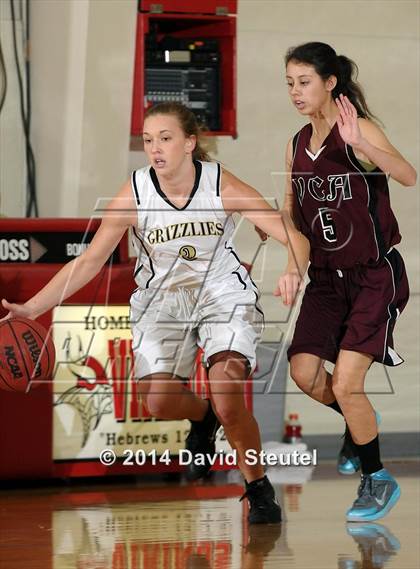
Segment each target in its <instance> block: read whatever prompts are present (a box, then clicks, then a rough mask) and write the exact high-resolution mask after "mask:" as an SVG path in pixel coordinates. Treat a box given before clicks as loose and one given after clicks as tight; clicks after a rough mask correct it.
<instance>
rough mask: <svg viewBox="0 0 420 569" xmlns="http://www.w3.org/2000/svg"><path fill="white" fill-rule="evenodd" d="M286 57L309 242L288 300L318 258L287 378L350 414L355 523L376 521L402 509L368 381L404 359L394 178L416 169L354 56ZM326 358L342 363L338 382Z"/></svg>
mask: <svg viewBox="0 0 420 569" xmlns="http://www.w3.org/2000/svg"><path fill="white" fill-rule="evenodd" d="M285 62H286V77H287V83H288V89H289V94H290V98H291V100H292V103H293V105H294V106H295V107H296V108H297V110H298V111H299V113H300V114H301V115H303V116H305V117H308V118H309V121H310V122H309V123H308V124H307V125H305V126H304V127H303V128H302V129H301V130H300V131H299V132H298V133H297V134H296V135H295V136H294V137H293V139H291V140H290V141H289V143H288V146H287V151H286V172H288V175H287V184H286V194H285V204H284V209H285V210H288V211H289V213H290V215H291V216H292V218H293V220H294V222H295V224H296V226H297V228H298V229H299V230H300V231H301V234H302V235H301V240H300V241H299V245H298V248H297V250H296V251H294V255H289V262H288V266H287V269H286V271H285V273H284V275H283V276H282V278H281V279H280V281H279V290H278V291H277V294H279V295H281V296H282V298H283V302H284V303H285V304H291V303H292V302H293V300H294V297H295V295H296V292H297V290H298V288H299V287H300V286H301V285H302V283H301V275H303V274H304V272H305V270H306V267H307V264H308V261H310V265H309V269H308V275H309V279H310V281H309V284H308V286H307V287H306V290H305V293H304V297H303V301H302V306H301V310H300V314H299V317H298V320H297V323H296V329H295V333H294V337H293V340H292V343H291V346H290V348H289V351H288V357H289V360H290V373H291V376H292V378H293V379H294V381H295V382H296V384H297V385H298V386H299V387H300V389H302V391H304V392H305V393H307V394H308V395H309V396H311V397H312V398H313V399H315V400H317V401H319V402H321V403H323V404H325V405H326V406H328V407H330V408H332V409H334V410H335V411H337V412H338V413H341V414H342V415H343V416H344V418H345V421H346V434H345V443H344V446H343V449H342V451H341V458H340V463H339V469H340V468H341V469H342V470H341V471H342V472H345V468H346V467H347V466H349V465H350V468H353V469H354V471H355V470H356V469H358V468H359V467H361V471H362V478H361V484H360V486H359V489H358V496H357V498H356V500H355V502H354V504H353V506H352V507H351V508H350V509H349V510H348V512H347V520H348V521H372V520H376V519H379V518H381V517H383V516H384V515H385V514H386V513H387V512H388V511H389V510H390V509H391V508H392V507H393V506H394V504H395V503H396V502H397V500H398V498H399V495H400V488H399V486H398V484H397V482H396V481H395V479H394V478H393V477H392V476H391V475H390V474H389V473H388V471H387V470H386V469H385V468H384V467H383V465H382V463H381V459H380V452H379V442H378V430H377V420H376V416H375V412H374V410H373V408H372V405H371V404H370V402H369V400H368V398H367V397H366V394H365V393H364V382H365V376H366V372H367V371H368V369H369V367H370V366H371V364H372V362H373V361H377V362H381V363H383V364H385V365H389V366H393V365H398V364H400V363H402V361H403V360H402V359H401V357H400V356H399V355H398V354H397V353H396V352H395V351H394V349H393V339H392V332H393V329H394V325H395V322H396V319H397V318H398V316H399V314H400V313H401V311H402V310H403V309H404V307H405V305H406V303H407V300H408V295H409V290H408V281H407V276H406V273H405V268H404V262H403V260H402V258H401V255H400V253H399V252H398V251H397V250H396V249H395V246H396V245H397V244H398V243H399V242H400V240H401V236H400V233H399V229H398V224H397V221H396V219H395V217H394V214H393V212H392V209H391V205H390V199H389V191H388V183H387V175H388V174H389V175H390V176H391V177H392V178H393V179H394V180H396V181H397V182H399V183H400V184H402V185H403V186H412V185H414V184H415V183H416V171H415V170H414V168H413V167H412V166H411V165H410V164H409V163H408V162H407V161H406V160H405V159H404V158H403V157H402V156H401V154H400V153H399V152H398V151H397V150H396V149H395V148H394V147H393V146H392V145H391V144H390V142H389V141H388V139H387V138H386V136H385V134H384V133H383V132H382V130H381V129H380V128H379V127H378V126H377V124H376V122H375V120H374V116H373V115H372V114H371V112H370V111H369V108H368V106H367V104H366V101H365V98H364V96H363V92H362V90H361V88H360V86H359V84H358V83H357V82H356V81H355V79H354V76H355V75H356V73H357V67H356V66H355V64H354V63H353V62H352V61H351V60H349V59H348V58H347V57H345V56H343V55H340V56H338V55H337V54H336V52H335V51H334V49H333V48H331V47H330V46H329V45H327V44H324V43H318V42H312V43H307V44H304V45H301V46H298V47H296V48H292V49H290V50H289V51H288V53H287V55H286V58H285ZM296 265H297V266H296ZM326 360H328V361H330V362H333V363H334V364H335V368H334V372H333V373H332V375H331V374H330V373H328V372H327V370H326V369H325V368H324V362H325V361H326Z"/></svg>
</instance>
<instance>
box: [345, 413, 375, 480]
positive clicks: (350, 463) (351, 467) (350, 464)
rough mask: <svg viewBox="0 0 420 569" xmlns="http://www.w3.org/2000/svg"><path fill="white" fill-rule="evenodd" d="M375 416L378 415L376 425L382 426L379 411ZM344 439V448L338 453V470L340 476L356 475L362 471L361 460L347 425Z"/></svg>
mask: <svg viewBox="0 0 420 569" xmlns="http://www.w3.org/2000/svg"><path fill="white" fill-rule="evenodd" d="M375 415H376V424H377V425H378V427H379V425H380V424H381V416H380V415H379V413H378V412H377V411H376V412H375ZM343 437H344V441H343V446H342V447H341V450H340V452H339V453H338V461H337V470H338V473H339V474H342V475H344V476H346V475H349V474H355V473H356V472H358V471H359V470H360V458H359V457H358V456H357V454H356V452H355V450H354V447H353V441H352V438H351V435H350V431H349V428H348V427H347V425H346V430H345V433H344V435H343Z"/></svg>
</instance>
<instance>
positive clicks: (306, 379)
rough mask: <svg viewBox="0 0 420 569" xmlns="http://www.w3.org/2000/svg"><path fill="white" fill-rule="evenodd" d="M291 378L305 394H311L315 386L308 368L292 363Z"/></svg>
mask: <svg viewBox="0 0 420 569" xmlns="http://www.w3.org/2000/svg"><path fill="white" fill-rule="evenodd" d="M290 376H291V378H292V379H293V381H294V382H295V383H296V385H297V386H298V387H299V388H300V389H301V390H302V391H303V392H304V393H309V392H310V391H311V388H312V386H313V385H314V377H313V375H312V373H311V372H310V370H308V368H307V367H306V366H304V365H302V364H300V363H294V362H293V360H292V361H291V362H290Z"/></svg>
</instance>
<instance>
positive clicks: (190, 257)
mask: <svg viewBox="0 0 420 569" xmlns="http://www.w3.org/2000/svg"><path fill="white" fill-rule="evenodd" d="M179 256H180V257H182V258H183V259H186V260H187V261H194V259H195V258H196V257H197V250H196V248H195V247H193V246H192V245H183V246H182V247H181V249H180V250H179Z"/></svg>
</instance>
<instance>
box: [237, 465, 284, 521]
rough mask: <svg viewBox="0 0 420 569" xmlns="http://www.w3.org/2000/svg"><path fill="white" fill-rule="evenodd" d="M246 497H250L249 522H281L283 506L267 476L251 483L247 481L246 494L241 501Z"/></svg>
mask: <svg viewBox="0 0 420 569" xmlns="http://www.w3.org/2000/svg"><path fill="white" fill-rule="evenodd" d="M244 498H248V503H249V514H248V522H249V523H250V524H279V523H280V522H281V508H280V506H279V504H278V502H277V500H276V494H275V492H274V488H273V487H272V485H271V482H270V481H269V479H268V478H267V476H264V478H260V479H259V480H254V481H253V482H250V483H249V484H248V482H245V494H244V495H243V496H242V498H241V499H240V501H242V500H243V499H244Z"/></svg>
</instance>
